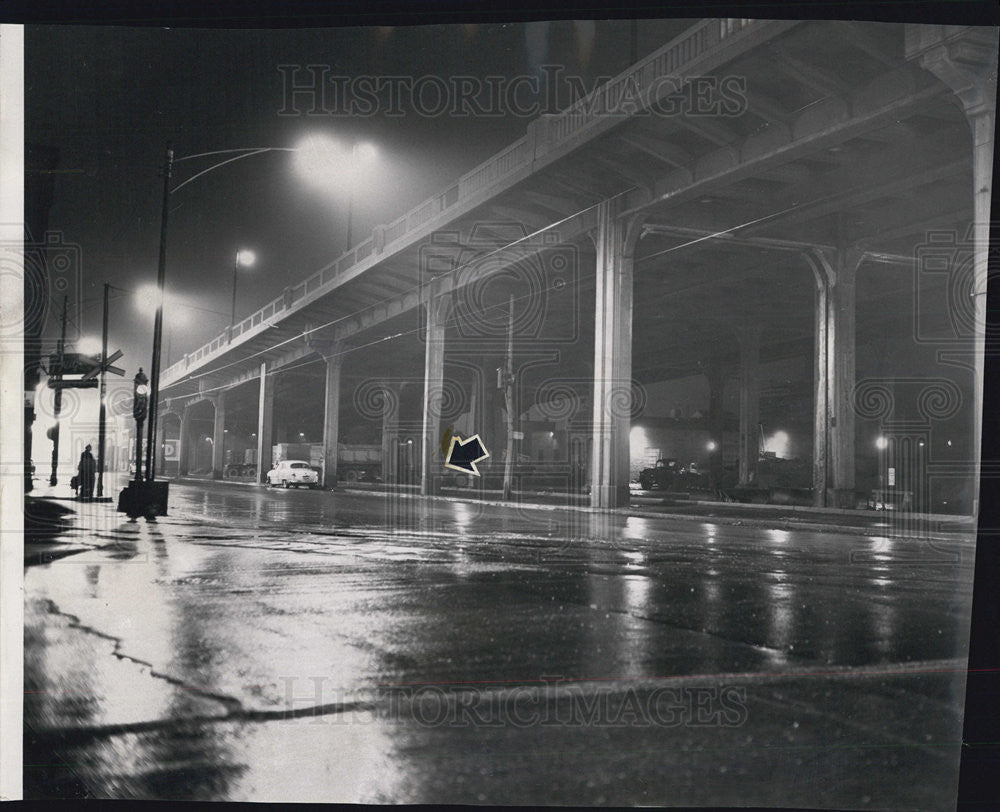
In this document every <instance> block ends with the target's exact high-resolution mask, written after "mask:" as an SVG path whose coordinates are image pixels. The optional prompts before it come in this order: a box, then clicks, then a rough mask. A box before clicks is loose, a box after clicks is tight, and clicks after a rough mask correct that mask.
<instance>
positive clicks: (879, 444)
mask: <svg viewBox="0 0 1000 812" xmlns="http://www.w3.org/2000/svg"><path fill="white" fill-rule="evenodd" d="M875 447H876V448H878V449H883V448H888V447H889V441H888V440H887V439H886V438H885V437H884V436H882V435H881V434H880V435H879V436H878V437H877V438H876V439H875Z"/></svg>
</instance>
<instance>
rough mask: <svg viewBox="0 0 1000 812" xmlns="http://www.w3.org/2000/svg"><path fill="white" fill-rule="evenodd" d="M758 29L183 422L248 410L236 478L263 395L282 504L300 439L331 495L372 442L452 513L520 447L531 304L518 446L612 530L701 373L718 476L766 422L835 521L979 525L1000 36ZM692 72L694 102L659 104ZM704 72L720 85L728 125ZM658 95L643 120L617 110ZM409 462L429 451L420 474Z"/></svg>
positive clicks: (649, 68)
mask: <svg viewBox="0 0 1000 812" xmlns="http://www.w3.org/2000/svg"><path fill="white" fill-rule="evenodd" d="M729 22H732V21H729ZM736 23H737V28H736V29H733V30H732V31H730V33H729V34H725V25H726V24H727V21H703V22H702V23H700V24H698V25H697V26H694V27H693V28H692V33H691V35H690V36H686V37H681V38H679V39H678V40H677V41H674V42H673V43H668V44H667V45H665V46H664V48H663V49H661V50H660V51H658V52H656V53H654V54H653V55H652V56H651V57H648V58H647V59H646V60H643V62H641V63H639V65H637V66H636V67H635V70H634V71H630V72H626V74H623V76H621V77H617V78H616V79H613V80H612V81H611V82H609V83H608V84H607V85H606V86H604V87H603V88H600V89H598V90H597V91H595V93H594V94H591V95H590V96H588V97H587V98H585V99H583V100H581V101H580V102H578V103H577V105H574V107H573V108H570V109H569V110H567V111H565V112H564V113H562V114H559V115H557V116H543V117H542V118H541V119H539V120H538V121H536V122H533V123H532V125H531V126H530V127H529V133H528V136H527V137H526V138H527V141H525V140H524V139H522V142H518V144H516V145H514V146H515V147H516V149H514V148H512V151H508V152H506V153H503V154H501V155H500V156H497V158H496V159H495V160H494V161H493V162H487V164H486V165H484V167H483V168H481V170H476V171H474V172H473V173H470V175H469V176H467V177H466V178H463V182H466V181H468V184H467V186H468V188H471V189H472V191H470V192H468V194H465V193H464V192H463V191H462V188H463V187H462V186H461V185H459V187H455V188H456V192H455V196H454V197H455V199H452V197H453V196H451V195H450V192H446V193H445V194H444V195H442V196H441V199H440V200H438V201H436V202H434V201H429V203H431V202H434V203H435V206H437V208H436V209H435V211H437V212H438V213H437V215H436V216H434V217H431V218H430V219H429V220H427V221H426V227H425V228H423V226H421V227H422V228H423V231H419V230H416V231H414V232H413V239H412V240H409V241H407V238H406V235H405V234H403V236H401V237H398V238H397V237H394V236H393V234H394V233H395V230H394V229H395V224H393V225H392V226H387V227H385V229H384V230H382V231H379V230H376V234H375V235H373V237H372V238H371V240H368V241H366V242H365V243H362V244H361V245H360V246H358V247H357V249H355V250H353V251H352V252H351V255H350V256H349V257H347V258H346V261H343V262H342V261H338V262H336V263H333V264H332V265H331V267H330V268H329V269H324V270H323V271H322V272H321V273H320V274H319V275H317V276H315V277H311V278H310V280H307V281H306V282H304V283H303V284H302V285H301V286H299V287H298V288H295V289H294V290H293V289H290V290H289V291H288V292H287V293H286V297H285V300H284V302H275V303H271V304H270V305H268V306H267V308H265V309H264V310H263V311H260V312H259V313H258V314H257V315H256V316H254V317H251V318H250V319H248V320H247V323H246V326H245V327H244V326H243V325H239V326H238V328H234V330H232V331H230V332H229V333H227V335H226V336H224V337H220V339H217V340H216V342H213V345H212V346H211V347H209V348H206V350H205V351H199V352H198V353H195V354H193V355H189V356H188V357H186V358H185V360H184V361H183V362H181V364H179V365H176V366H175V367H174V368H171V369H170V370H168V371H167V374H166V375H165V378H164V386H163V392H164V394H165V395H167V397H168V399H167V402H166V404H165V411H166V412H167V413H170V412H174V413H177V414H179V415H181V414H184V413H186V412H187V411H188V410H191V409H193V408H199V407H197V406H196V404H198V403H200V402H201V401H204V400H206V399H208V400H213V401H214V402H216V403H219V402H220V396H221V397H222V398H223V399H222V401H221V403H222V406H221V408H217V410H216V412H215V414H216V417H215V425H214V427H213V432H212V435H213V437H214V438H216V439H218V438H220V437H222V438H223V443H222V444H218V445H216V446H214V447H215V448H216V449H218V450H217V451H216V453H215V458H214V460H213V464H212V467H213V470H214V471H215V473H216V474H217V475H218V474H219V471H220V463H224V461H225V458H224V452H223V451H222V449H221V446H222V445H224V443H225V437H224V435H225V433H226V422H225V421H226V417H225V415H226V414H227V413H228V411H229V408H230V406H229V399H228V396H229V394H230V393H231V391H232V390H234V389H236V387H242V389H239V390H236V391H239V392H244V391H246V392H249V391H252V390H253V389H254V388H256V389H257V403H256V413H257V424H256V425H257V430H256V432H255V434H256V440H257V460H258V462H259V465H258V467H257V477H258V481H259V479H260V477H261V476H262V475H263V473H264V472H265V471H266V469H267V464H268V462H269V459H268V458H269V456H270V453H271V445H272V442H273V441H274V437H275V418H276V416H277V417H280V418H281V419H282V420H284V421H285V423H286V424H287V423H288V421H289V420H292V421H294V420H296V419H298V424H297V425H299V426H302V427H305V426H306V425H308V431H309V432H310V433H311V434H313V433H319V434H321V435H322V440H321V442H322V443H323V445H324V455H323V457H324V479H325V481H326V483H327V484H328V485H331V484H333V483H334V482H335V481H336V477H337V464H338V458H337V448H338V442H339V441H341V439H342V438H345V437H348V436H353V437H356V438H358V439H366V440H369V441H372V442H378V443H381V445H382V448H383V449H384V459H383V465H382V468H383V471H384V472H385V473H386V474H387V475H391V476H396V477H397V478H398V477H399V475H400V474H401V473H402V472H403V471H402V469H403V468H404V467H407V468H408V470H410V471H411V474H410V475H411V476H413V475H416V474H417V473H418V474H419V479H420V484H421V489H422V491H423V492H425V493H433V492H435V491H436V490H437V489H438V488H439V487H440V486H441V484H442V481H443V479H444V477H445V476H446V474H447V472H446V470H445V469H444V467H443V465H441V464H440V456H441V455H440V451H439V450H438V449H439V448H440V445H441V439H442V435H443V433H444V431H445V429H446V428H449V429H453V430H454V431H455V432H457V433H461V432H462V431H464V432H467V433H468V432H473V431H478V432H480V433H482V434H483V435H484V437H485V439H486V445H487V447H488V448H490V449H491V451H495V452H502V450H503V449H504V447H505V446H506V445H507V438H506V436H505V431H504V429H503V422H504V421H503V420H502V417H501V414H502V407H501V401H500V399H499V397H498V392H497V388H496V377H495V369H496V367H497V366H500V365H501V364H502V359H503V354H504V346H505V343H506V324H507V319H508V302H509V299H510V297H511V296H513V297H514V317H515V318H514V322H515V330H514V364H515V370H516V393H517V400H516V402H517V406H516V409H517V411H516V414H517V417H518V421H519V422H520V423H522V424H529V423H530V424H532V425H533V427H536V428H538V427H541V424H543V423H544V424H546V425H548V426H550V429H549V430H550V432H551V434H552V436H553V439H555V435H556V433H557V432H558V434H559V438H558V439H559V443H558V445H559V448H558V453H556V449H555V448H549V449H548V452H550V453H549V455H548V459H546V458H544V457H545V455H544V454H542V453H541V452H540V450H539V449H531V450H532V451H533V459H532V463H533V464H534V465H535V466H536V467H538V466H539V465H541V467H542V468H544V469H546V470H547V471H549V472H550V473H551V474H552V476H553V477H555V478H556V479H558V478H559V477H562V478H563V482H564V483H565V487H566V488H574V487H577V488H579V487H587V486H589V489H590V494H591V502H592V505H593V506H595V507H602V508H604V507H607V508H612V507H616V506H618V505H621V504H624V503H626V502H627V500H628V494H629V482H630V480H631V479H632V478H633V477H634V473H635V456H636V449H635V448H634V447H633V444H634V443H633V437H632V434H633V432H632V429H633V428H634V426H635V425H636V424H638V423H639V422H641V420H642V418H643V415H644V413H646V414H654V413H655V412H656V411H657V409H658V408H659V406H660V405H662V404H660V403H659V402H658V401H657V399H658V398H659V394H658V393H661V392H662V391H663V390H664V387H665V386H666V387H667V388H668V389H669V386H667V385H668V384H669V383H670V382H671V381H681V382H683V381H687V382H688V384H689V385H692V386H693V385H695V384H692V383H691V382H692V381H693V380H695V379H697V378H702V379H704V380H706V381H707V380H711V381H712V386H711V387H709V389H710V390H714V392H715V394H714V395H711V394H710V395H708V396H707V397H705V398H703V400H704V401H705V402H704V403H702V404H701V405H700V406H699V408H698V409H694V410H691V411H696V412H698V413H699V414H701V413H702V412H705V413H708V417H707V418H705V419H704V420H703V422H704V423H705V425H707V431H708V432H709V436H713V434H712V433H714V436H715V439H716V440H717V441H718V442H717V443H716V450H715V452H714V453H713V454H712V455H711V459H710V460H708V462H709V465H710V467H711V468H712V469H713V470H716V471H717V470H718V469H719V468H720V467H725V466H726V465H727V464H729V465H731V464H733V463H734V462H735V461H736V460H738V473H739V481H740V482H741V484H743V485H753V484H755V482H756V481H757V470H756V469H757V463H758V458H757V453H756V452H757V448H758V434H759V427H760V425H761V424H762V423H764V424H766V425H770V426H782V427H788V429H789V430H790V431H791V432H792V433H795V434H797V435H800V436H801V438H803V443H802V444H804V446H805V451H804V453H802V454H801V455H800V456H801V457H802V458H803V459H806V460H807V461H808V466H807V470H808V471H809V474H808V476H807V480H806V481H804V482H802V483H801V485H802V486H803V487H807V488H811V489H812V499H813V501H814V503H815V504H816V505H818V506H824V505H825V506H853V505H854V504H855V502H856V500H857V499H858V496H859V490H863V489H865V488H869V487H871V486H872V485H875V486H882V487H884V486H886V485H887V484H892V483H891V482H890V480H892V479H893V478H895V477H898V478H899V479H900V484H896V487H900V488H905V489H908V490H910V491H912V492H914V494H915V502H914V503H915V504H917V505H919V506H920V507H922V508H925V509H926V508H939V502H940V501H941V497H940V493H945V492H947V493H949V494H951V493H958V494H959V495H958V497H957V501H958V502H959V504H960V509H962V510H964V511H966V512H975V502H974V497H973V494H974V489H975V487H976V486H977V484H978V482H977V476H978V459H979V442H978V438H979V436H980V435H979V432H980V430H981V422H982V415H981V411H980V409H981V399H982V349H981V348H982V340H983V325H984V323H985V322H984V319H985V313H984V310H983V308H984V306H985V302H984V297H983V296H982V295H980V294H981V293H982V292H983V291H984V290H985V279H986V250H987V240H988V232H987V231H986V230H985V229H984V226H983V225H982V224H986V223H988V222H989V201H990V190H991V184H992V163H991V161H992V137H993V122H994V117H995V95H996V93H995V64H996V35H995V32H994V31H992V30H988V29H968V28H962V27H947V26H915V25H906V26H888V25H881V24H860V23H818V22H817V23H812V22H810V23H799V24H791V23H774V22H754V21H736ZM712 25H715V26H720V25H721V26H723V28H722V32H723V34H724V36H720V33H719V30H718V28H713V27H712ZM713 31H714V32H715V33H714V36H715V37H716V39H715V40H711V41H710V40H705V42H702V39H704V37H702V34H701V33H700V32H709V34H711V33H712V32H713ZM734 32H735V33H734ZM706 36H708V35H706ZM699 37H702V39H699ZM691 42H694V43H695V44H694V45H690V44H689V43H691ZM699 43H701V44H700V45H699ZM705 43H707V44H705ZM698 48H701V50H700V51H699V50H698ZM685 49H686V50H685ZM692 49H694V50H693V51H692ZM685 59H687V61H686V62H685ZM831 65H837V66H838V70H837V71H836V72H834V71H832V70H830V68H829V66H831ZM671 73H673V75H675V76H680V77H681V78H682V79H684V80H685V82H687V84H685V83H684V82H682V83H681V86H680V87H676V86H675V88H674V89H673V90H670V89H665V88H664V84H663V83H662V82H660V83H659V84H658V85H656V82H655V81H654V80H656V79H657V77H660V78H662V76H663V75H670V74H671ZM694 76H703V77H708V78H709V79H714V80H715V81H714V84H713V83H712V82H709V90H708V91H707V93H706V94H705V95H703V97H699V98H701V102H698V103H699V104H700V103H702V102H704V104H705V105H706V107H705V110H701V111H699V110H698V109H693V108H692V104H693V101H692V98H693V97H692V96H691V95H690V93H691V91H690V85H691V84H693V83H692V82H691V81H689V80H690V79H691V77H694ZM726 80H733V81H732V83H730V84H729V85H727V84H726ZM654 85H656V86H657V87H658V88H659V89H658V90H657V91H656V92H655V93H651V92H647V91H648V90H649V88H651V87H653V86H654ZM631 87H634V88H636V89H637V90H638V91H639V92H638V93H637V94H636V100H637V101H636V103H635V104H634V105H633V106H632V107H630V108H629V109H628V111H627V113H626V114H614V115H609V114H607V111H606V109H605V111H604V114H603V115H602V111H601V105H602V104H604V105H605V106H606V105H607V104H608V99H609V98H611V97H612V96H613V97H614V98H616V99H617V100H618V101H619V103H620V101H621V99H622V97H623V96H625V95H627V94H628V92H629V88H631ZM712 87H714V90H713V89H712ZM727 87H729V89H730V90H732V88H734V87H735V88H736V89H737V90H738V91H739V93H738V94H737V95H738V96H739V98H740V99H742V103H740V104H737V105H736V106H735V107H734V108H732V109H731V108H730V107H729V106H727V101H728V99H727V96H726V94H725V93H724V92H723V90H724V89H725V88H727ZM616 94H617V95H616ZM595 100H596V101H595ZM706 111H707V112H706ZM524 154H530V156H531V157H530V160H527V159H525V158H524V157H523V155H524ZM512 156H513V157H512ZM511 167H512V168H511ZM491 173H492V174H491ZM480 176H482V177H481V178H480ZM473 180H474V181H475V184H478V185H470V184H472V181H473ZM456 201H457V202H456ZM411 219H412V218H411ZM411 219H406V218H404V225H405V227H407V228H408V227H409V224H410V222H411ZM421 222H423V221H421ZM390 232H391V233H390ZM401 233H402V232H401ZM380 246H381V247H380ZM390 246H399V247H397V248H391V249H390ZM362 248H364V251H362ZM362 254H364V256H362ZM342 265H343V267H341V266H342ZM352 268H353V269H355V270H352ZM324 285H330V288H329V291H328V292H324V288H323V286H324ZM299 288H301V294H299V293H297V291H298V290H299ZM310 297H312V298H310ZM268 308H270V310H268ZM289 376H295V377H294V379H292V378H290V377H289ZM252 381H256V382H257V385H256V387H253V386H251V385H250V383H251V382H252ZM282 381H284V382H285V384H284V391H282V383H281V382H282ZM289 381H294V383H292V384H291V385H289ZM698 385H699V386H700V385H701V384H698ZM709 401H711V403H710V402H709ZM713 404H714V405H713ZM200 408H202V409H203V408H204V407H200ZM727 412H728V413H729V416H730V417H731V418H732V419H731V420H729V423H730V424H735V425H734V426H733V428H732V429H727ZM296 416H298V417H297V418H296ZM540 418H544V419H540ZM317 421H318V422H319V423H320V426H319V428H318V429H317V428H316V422H317ZM184 424H185V418H183V417H182V418H181V419H180V425H184ZM534 424H537V426H536V425H534ZM689 424H690V421H689ZM459 429H461V431H460V430H459ZM299 430H302V431H303V433H304V429H302V428H300V429H299ZM720 431H721V433H722V435H723V436H719V432H720ZM727 434H732V435H734V436H733V438H727V436H725V435H727ZM876 438H878V445H879V446H880V447H878V448H876V445H875V441H876ZM730 439H732V440H734V441H733V442H730ZM410 441H413V442H410ZM401 442H404V443H405V444H406V445H407V446H409V445H417V446H418V449H414V454H413V456H411V457H407V458H406V460H405V461H404V460H403V458H402V457H400V455H399V452H398V446H399V444H400V443H401ZM190 446H191V443H190V441H189V440H185V439H182V441H181V447H182V457H183V455H184V454H185V449H187V450H188V451H187V453H190ZM500 462H502V459H501V456H500V454H499V453H495V454H494V457H493V458H492V460H491V463H492V465H494V466H496V465H497V464H498V463H500ZM183 464H184V463H183V462H182V463H181V465H182V466H183ZM580 468H583V469H585V471H586V473H585V474H584V475H583V476H582V477H581V476H580V475H579V473H578V472H579V469H580ZM890 470H891V471H892V472H893V473H892V474H889V471H890ZM955 482H958V483H960V487H959V489H958V491H955V490H954V489H952V490H948V486H949V485H953V484H954V483H955ZM942 483H944V485H942ZM942 488H943V490H942ZM935 489H937V490H935ZM936 494H937V495H936ZM955 499H956V498H955V497H953V503H952V509H954V508H955V503H954V500H955Z"/></svg>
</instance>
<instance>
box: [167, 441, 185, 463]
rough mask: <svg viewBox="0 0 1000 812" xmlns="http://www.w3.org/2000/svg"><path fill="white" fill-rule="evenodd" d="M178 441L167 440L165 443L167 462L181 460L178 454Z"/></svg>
mask: <svg viewBox="0 0 1000 812" xmlns="http://www.w3.org/2000/svg"><path fill="white" fill-rule="evenodd" d="M178 452H179V449H178V448H177V441H176V440H165V441H164V443H163V459H165V460H179V459H180V458H181V455H180V454H179V453H178Z"/></svg>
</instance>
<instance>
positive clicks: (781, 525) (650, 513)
mask: <svg viewBox="0 0 1000 812" xmlns="http://www.w3.org/2000/svg"><path fill="white" fill-rule="evenodd" d="M342 492H343V493H351V494H356V495H366V496H381V497H388V496H395V497H397V498H403V499H430V500H437V501H442V502H459V503H463V504H480V505H490V506H495V507H519V508H528V509H530V510H547V511H556V510H578V511H581V512H584V513H612V514H616V515H619V516H642V517H655V518H661V519H672V520H675V521H688V522H698V523H705V522H708V523H710V524H720V525H728V526H736V527H766V528H769V529H772V530H812V531H816V532H821V533H840V534H846V535H852V536H866V537H869V538H889V536H888V535H887V533H886V531H887V530H891V528H873V527H852V526H844V525H839V524H829V523H822V522H799V521H790V520H788V519H783V518H774V519H758V518H752V517H736V516H692V515H691V514H690V513H664V512H662V511H658V510H651V509H645V510H644V509H642V508H641V507H623V508H612V509H609V510H605V509H602V508H594V507H590V506H588V505H549V504H544V503H539V502H517V503H514V504H512V503H510V502H503V501H495V500H486V499H467V498H462V497H460V496H441V495H437V494H435V495H432V496H427V495H420V494H410V493H390V492H389V491H375V490H367V489H353V488H344V489H343V491H342ZM920 539H928V540H933V541H969V540H974V539H975V533H974V532H972V531H971V530H970V532H969V533H960V532H959V533H949V532H945V531H937V532H934V533H927V534H925V535H923V536H921V537H920Z"/></svg>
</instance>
